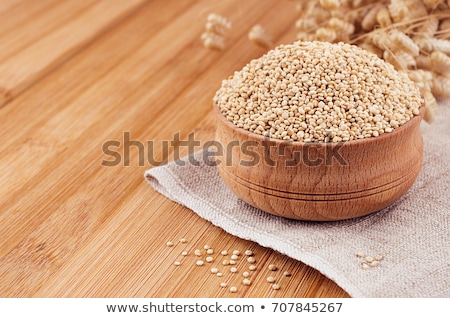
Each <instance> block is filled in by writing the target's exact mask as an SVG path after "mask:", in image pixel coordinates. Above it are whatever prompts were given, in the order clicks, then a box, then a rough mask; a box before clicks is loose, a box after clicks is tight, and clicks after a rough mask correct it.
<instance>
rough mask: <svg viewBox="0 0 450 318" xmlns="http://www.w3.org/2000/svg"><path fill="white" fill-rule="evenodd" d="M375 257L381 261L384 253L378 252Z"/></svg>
mask: <svg viewBox="0 0 450 318" xmlns="http://www.w3.org/2000/svg"><path fill="white" fill-rule="evenodd" d="M375 259H376V260H377V261H381V260H382V259H383V255H381V254H378V255H377V256H375Z"/></svg>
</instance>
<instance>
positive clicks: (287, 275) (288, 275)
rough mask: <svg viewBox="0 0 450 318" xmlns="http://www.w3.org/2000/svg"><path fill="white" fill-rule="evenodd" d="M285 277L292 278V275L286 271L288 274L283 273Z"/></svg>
mask: <svg viewBox="0 0 450 318" xmlns="http://www.w3.org/2000/svg"><path fill="white" fill-rule="evenodd" d="M283 275H284V276H286V277H290V276H291V273H289V272H288V271H286V272H284V273H283Z"/></svg>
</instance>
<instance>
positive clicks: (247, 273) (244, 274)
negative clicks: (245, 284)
mask: <svg viewBox="0 0 450 318" xmlns="http://www.w3.org/2000/svg"><path fill="white" fill-rule="evenodd" d="M242 276H244V277H245V278H247V277H249V276H250V273H249V272H243V273H242Z"/></svg>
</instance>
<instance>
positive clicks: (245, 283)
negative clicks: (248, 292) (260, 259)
mask: <svg viewBox="0 0 450 318" xmlns="http://www.w3.org/2000/svg"><path fill="white" fill-rule="evenodd" d="M242 284H244V285H246V286H250V284H251V281H250V279H248V278H244V279H243V280H242Z"/></svg>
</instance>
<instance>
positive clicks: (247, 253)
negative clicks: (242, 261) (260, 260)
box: [244, 250, 253, 256]
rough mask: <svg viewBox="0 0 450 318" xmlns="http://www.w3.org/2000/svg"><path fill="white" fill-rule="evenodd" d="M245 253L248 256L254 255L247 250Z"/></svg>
mask: <svg viewBox="0 0 450 318" xmlns="http://www.w3.org/2000/svg"><path fill="white" fill-rule="evenodd" d="M244 253H245V255H247V256H252V255H253V252H252V251H251V250H246V251H245V252H244Z"/></svg>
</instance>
